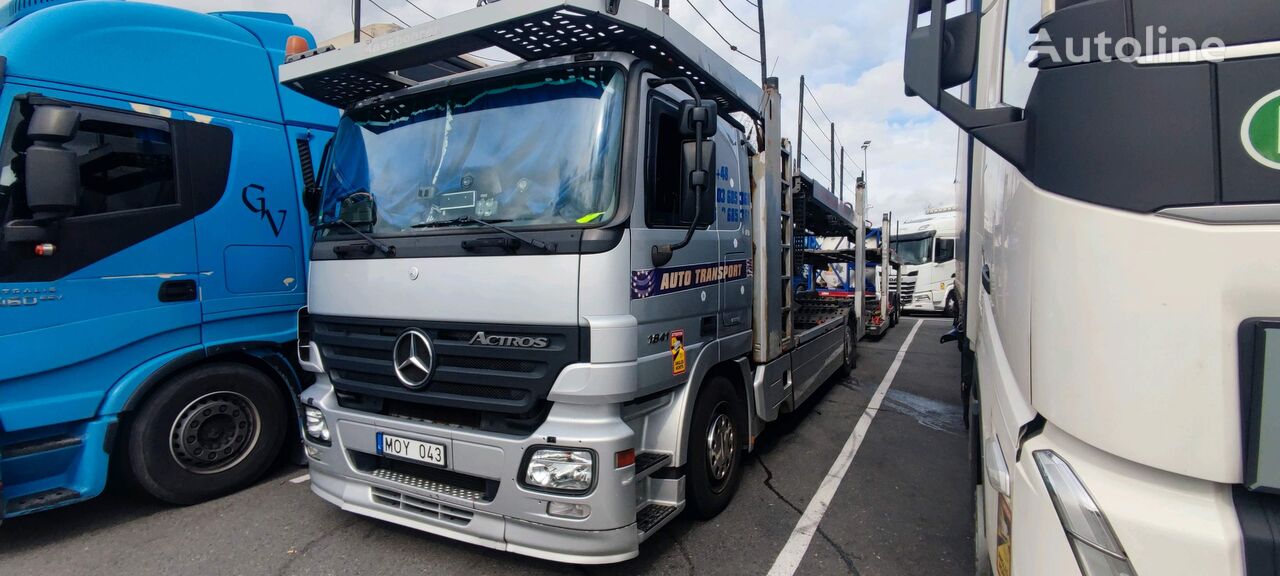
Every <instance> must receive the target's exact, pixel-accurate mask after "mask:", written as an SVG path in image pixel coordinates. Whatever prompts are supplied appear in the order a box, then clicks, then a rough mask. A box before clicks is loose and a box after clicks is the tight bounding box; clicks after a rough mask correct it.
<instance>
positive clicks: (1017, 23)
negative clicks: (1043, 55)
mask: <svg viewBox="0 0 1280 576" xmlns="http://www.w3.org/2000/svg"><path fill="white" fill-rule="evenodd" d="M1041 18H1042V14H1041V12H1040V0H1009V5H1008V12H1006V13H1005V36H1004V73H1003V75H1002V84H1003V85H1002V90H1001V93H1002V94H1003V98H1002V100H1003V101H1004V103H1005V104H1008V105H1010V106H1015V107H1018V108H1026V107H1027V99H1028V98H1029V97H1030V96H1031V86H1032V85H1033V84H1035V81H1036V72H1037V71H1036V69H1035V68H1032V67H1031V66H1030V62H1031V59H1032V57H1033V56H1034V55H1035V53H1034V52H1032V51H1031V46H1032V44H1035V42H1036V35H1035V34H1032V33H1031V28H1032V27H1034V26H1035V25H1036V23H1038V22H1040V19H1041Z"/></svg>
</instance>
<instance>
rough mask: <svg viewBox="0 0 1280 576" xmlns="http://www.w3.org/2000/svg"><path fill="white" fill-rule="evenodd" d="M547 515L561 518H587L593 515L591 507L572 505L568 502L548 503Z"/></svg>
mask: <svg viewBox="0 0 1280 576" xmlns="http://www.w3.org/2000/svg"><path fill="white" fill-rule="evenodd" d="M547 514H550V515H552V516H559V517H561V518H586V517H587V516H590V515H591V507H590V506H587V505H586V504H570V503H568V502H548V503H547Z"/></svg>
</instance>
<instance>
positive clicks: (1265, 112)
mask: <svg viewBox="0 0 1280 576" xmlns="http://www.w3.org/2000/svg"><path fill="white" fill-rule="evenodd" d="M1240 140H1241V141H1242V143H1243V144H1244V149H1245V150H1246V151H1248V152H1249V155H1250V156H1252V157H1253V159H1254V160H1257V161H1258V163H1259V164H1262V165H1263V166H1266V167H1267V168H1271V169H1273V170H1280V90H1277V91H1275V92H1272V93H1270V94H1268V95H1267V96H1266V97H1264V98H1263V99H1261V100H1259V101H1258V102H1257V103H1256V104H1254V105H1253V107H1252V108H1250V109H1249V113H1248V114H1246V115H1245V117H1244V125H1242V126H1241V127H1240Z"/></svg>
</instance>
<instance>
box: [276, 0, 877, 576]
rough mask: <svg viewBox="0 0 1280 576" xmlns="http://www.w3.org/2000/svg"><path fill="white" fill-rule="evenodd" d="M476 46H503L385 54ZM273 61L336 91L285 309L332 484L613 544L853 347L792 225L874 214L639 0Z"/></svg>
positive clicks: (565, 552)
mask: <svg viewBox="0 0 1280 576" xmlns="http://www.w3.org/2000/svg"><path fill="white" fill-rule="evenodd" d="M569 38H572V40H570V39H569ZM485 46H499V47H501V48H502V49H504V50H506V51H507V52H509V53H511V54H514V55H515V56H517V57H518V58H519V59H520V60H518V61H516V62H513V63H509V64H501V65H496V66H492V67H488V68H484V69H481V70H476V71H471V72H464V73H459V74H453V75H450V76H448V77H446V78H441V79H438V80H434V81H427V82H422V83H417V82H411V81H406V80H403V79H402V77H401V76H400V75H398V74H396V73H395V72H396V71H397V70H399V69H402V68H405V67H410V66H420V65H426V64H430V63H432V62H435V61H437V60H439V59H441V58H448V57H453V56H456V55H458V54H461V53H465V52H467V51H472V50H477V49H481V48H483V47H485ZM281 77H282V81H283V82H284V83H285V84H286V85H287V86H290V87H293V88H295V89H297V90H300V91H302V92H304V93H306V94H309V95H312V96H314V97H316V98H318V99H321V100H323V101H326V102H329V103H332V104H334V105H337V106H340V107H343V108H344V109H345V114H344V116H343V119H342V120H341V122H340V125H339V129H338V133H337V135H336V136H335V138H334V142H335V144H334V146H333V150H332V152H331V155H330V161H329V162H328V163H327V165H326V168H325V170H324V176H323V178H322V180H321V183H322V186H323V187H324V198H325V200H324V202H322V204H321V210H320V213H319V219H320V224H319V230H320V231H319V232H318V233H317V237H316V241H315V246H314V248H313V249H312V252H311V256H312V263H311V272H312V284H311V291H310V293H309V294H308V315H306V316H305V317H304V318H303V320H302V322H301V324H300V328H299V331H300V338H301V342H302V346H301V350H302V354H303V356H302V362H303V364H304V366H306V367H307V369H308V370H311V371H313V372H315V373H316V379H317V380H316V384H315V385H313V386H312V387H310V388H309V389H308V390H307V391H306V392H305V393H304V395H303V398H304V401H305V403H306V405H307V407H306V414H307V438H306V440H307V452H308V454H309V456H310V457H311V486H312V490H313V491H314V492H315V493H316V494H318V495H319V496H320V497H322V498H324V499H325V500H327V501H329V502H331V503H333V504H334V505H337V506H340V507H342V508H343V509H344V510H348V511H351V512H355V513H359V514H363V515H367V516H371V517H374V518H379V519H382V520H386V521H388V522H393V523H397V524H402V525H405V526H409V527H412V528H415V529H418V530H423V531H426V532H431V533H435V534H440V535H444V536H447V537H450V538H454V539H457V540H461V541H465V542H471V543H474V544H478V545H482V546H487V547H492V548H496V549H500V550H507V551H512V552H518V553H522V554H528V555H533V556H537V557H541V558H547V559H553V560H560V561H569V562H582V563H601V562H616V561H621V560H625V559H627V558H631V557H634V556H636V555H637V554H638V553H639V544H640V542H641V541H643V540H644V539H646V538H648V537H650V536H652V535H653V534H654V533H656V531H657V530H658V529H659V528H661V527H662V526H663V525H665V524H666V523H667V522H669V521H670V520H671V519H672V518H673V517H674V516H675V515H676V514H677V513H679V512H680V511H681V510H683V509H685V508H688V509H690V510H692V511H693V512H694V513H696V514H697V515H699V516H701V517H704V518H705V517H711V516H714V515H715V514H717V513H718V512H720V511H721V510H723V509H724V507H725V506H727V505H728V502H729V500H730V499H731V498H732V496H733V494H734V492H735V489H736V486H737V483H738V480H739V478H740V477H741V473H742V466H743V455H744V451H745V450H746V449H749V448H750V447H751V446H752V445H753V443H754V440H755V438H756V436H757V435H758V434H759V433H760V431H761V430H762V428H763V427H764V426H765V424H766V423H768V422H770V421H772V420H775V419H776V418H777V417H778V415H779V414H780V413H782V412H786V411H789V410H792V409H794V408H795V407H797V406H799V405H800V404H801V403H802V402H804V401H805V400H806V399H807V398H809V397H810V396H811V395H812V394H813V393H814V391H815V390H817V389H818V387H819V386H820V385H821V384H822V383H823V382H824V381H825V380H826V379H827V378H828V377H829V376H831V375H832V374H834V373H836V372H837V371H840V370H844V371H848V370H849V369H850V368H851V367H852V364H853V362H854V357H853V355H854V346H855V342H856V336H857V332H858V330H857V328H858V321H859V317H858V316H859V312H860V310H859V309H858V308H859V307H858V306H856V300H855V299H852V298H826V297H823V296H821V295H820V294H818V293H815V292H810V291H808V290H807V289H806V290H803V291H800V290H797V287H799V286H800V285H801V281H800V276H801V274H802V271H803V270H805V269H806V268H805V265H806V264H810V266H809V267H808V268H807V269H808V270H813V269H814V267H813V266H812V264H813V263H812V262H808V261H807V259H808V258H809V257H810V256H812V254H811V253H810V252H808V251H806V246H805V244H804V243H803V238H804V237H805V236H810V235H811V236H816V237H824V238H831V237H837V236H843V237H846V238H848V239H850V240H854V239H859V238H861V232H860V230H859V228H860V225H859V223H860V222H861V221H862V215H861V214H857V213H855V211H854V210H853V209H852V208H851V207H849V206H847V205H843V204H841V203H840V202H839V200H838V199H837V197H836V196H835V195H834V194H832V193H831V192H830V191H828V190H826V189H824V188H822V187H821V186H817V185H815V184H814V183H813V181H812V179H808V178H803V177H799V176H798V175H793V174H792V170H791V164H792V161H791V158H789V157H788V154H787V149H786V146H785V145H784V144H783V141H782V137H781V130H780V126H781V114H780V112H781V109H780V106H781V100H780V97H779V95H778V92H777V83H776V80H775V79H770V80H769V81H767V82H766V83H765V86H764V88H763V90H762V88H761V87H760V86H758V85H757V84H756V82H755V81H753V80H752V79H750V78H748V77H746V76H744V75H743V74H742V73H740V72H738V71H737V70H736V69H734V68H733V67H732V66H730V65H729V64H728V63H727V62H725V61H724V60H723V59H722V58H721V57H720V56H719V55H717V54H716V53H715V52H714V51H713V50H711V49H710V48H708V47H707V46H705V45H704V44H703V43H702V42H700V41H699V40H698V39H697V38H696V37H694V36H693V35H691V34H690V33H689V32H687V31H685V30H684V29H682V28H680V27H679V26H678V25H677V24H675V22H674V21H672V20H671V19H670V18H669V17H668V16H666V15H665V14H663V13H662V12H660V11H658V10H656V9H654V8H653V7H651V6H648V5H646V4H645V3H642V2H637V1H634V0H624V1H621V2H618V1H616V0H536V1H532V2H500V3H493V4H489V5H486V6H483V7H480V8H477V9H475V10H470V11H467V12H463V13H460V14H457V15H454V16H450V17H447V18H442V19H440V20H437V21H433V22H429V23H426V24H423V25H420V26H417V27H414V28H410V29H407V30H404V31H401V32H397V33H393V34H389V35H387V36H385V37H383V38H381V39H378V40H373V41H370V42H368V43H367V44H366V45H363V46H356V47H352V48H343V49H339V50H326V49H325V48H323V47H322V48H321V49H319V50H317V51H316V52H315V53H310V54H304V55H302V56H301V57H299V58H298V59H295V60H293V61H291V62H290V63H287V64H285V65H284V66H283V67H282V68H281ZM749 125H750V126H751V128H750V129H749V128H748V126H749ZM495 270H501V273H502V275H503V277H504V278H505V279H506V280H507V281H506V282H505V283H504V284H503V285H501V286H493V285H491V284H490V283H487V282H480V283H477V279H480V278H490V277H492V275H493V274H494V271H495Z"/></svg>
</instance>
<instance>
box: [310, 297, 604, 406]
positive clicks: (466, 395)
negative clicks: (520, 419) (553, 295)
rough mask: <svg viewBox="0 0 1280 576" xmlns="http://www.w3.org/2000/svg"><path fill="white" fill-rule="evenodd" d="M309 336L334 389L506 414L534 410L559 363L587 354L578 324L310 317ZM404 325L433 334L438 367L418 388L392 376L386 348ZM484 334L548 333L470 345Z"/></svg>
mask: <svg viewBox="0 0 1280 576" xmlns="http://www.w3.org/2000/svg"><path fill="white" fill-rule="evenodd" d="M312 321H313V323H314V326H315V328H314V332H313V335H312V338H313V339H314V341H315V342H316V343H317V344H319V346H320V356H321V360H322V361H323V363H324V367H325V369H326V370H328V371H329V378H330V380H331V381H332V382H333V385H334V387H335V388H337V389H338V390H339V391H343V392H352V393H356V394H361V395H364V396H371V397H374V398H386V399H392V400H399V401H405V402H412V403H419V404H428V405H434V406H444V407H451V408H463V409H472V410H480V411H486V412H500V413H505V414H527V413H530V412H533V411H535V409H536V408H537V406H538V404H539V403H540V402H541V401H542V400H543V399H545V398H546V396H547V393H548V392H550V391H551V386H552V384H554V383H555V379H556V376H558V375H559V374H560V371H561V370H563V369H564V367H565V366H567V365H569V364H572V363H575V362H580V361H583V359H584V358H586V357H587V355H586V353H585V346H583V345H582V343H581V342H579V329H578V327H576V326H574V327H547V326H510V325H479V324H470V325H466V326H462V325H458V324H451V323H416V322H404V321H401V322H397V321H393V320H381V319H362V318H333V317H321V316H313V317H312ZM409 328H418V329H420V330H422V331H423V332H425V333H426V334H427V336H428V337H430V338H431V341H432V345H433V346H434V349H435V354H436V366H435V370H434V371H433V372H432V376H431V379H430V380H429V381H428V382H427V384H426V385H425V386H424V387H423V388H421V389H418V390H410V389H408V388H405V387H404V386H403V385H402V384H401V382H400V380H399V379H398V378H397V377H396V372H395V365H394V362H393V360H392V354H393V352H394V348H395V342H396V339H397V338H399V337H400V335H401V334H402V333H403V332H404V331H405V330H407V329H409ZM482 331H483V332H485V333H486V334H487V335H489V336H494V335H502V336H533V337H537V338H546V339H547V346H546V347H545V348H517V347H508V346H485V345H472V344H471V343H470V341H471V339H472V338H473V337H474V336H475V335H476V333H477V332H482Z"/></svg>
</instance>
